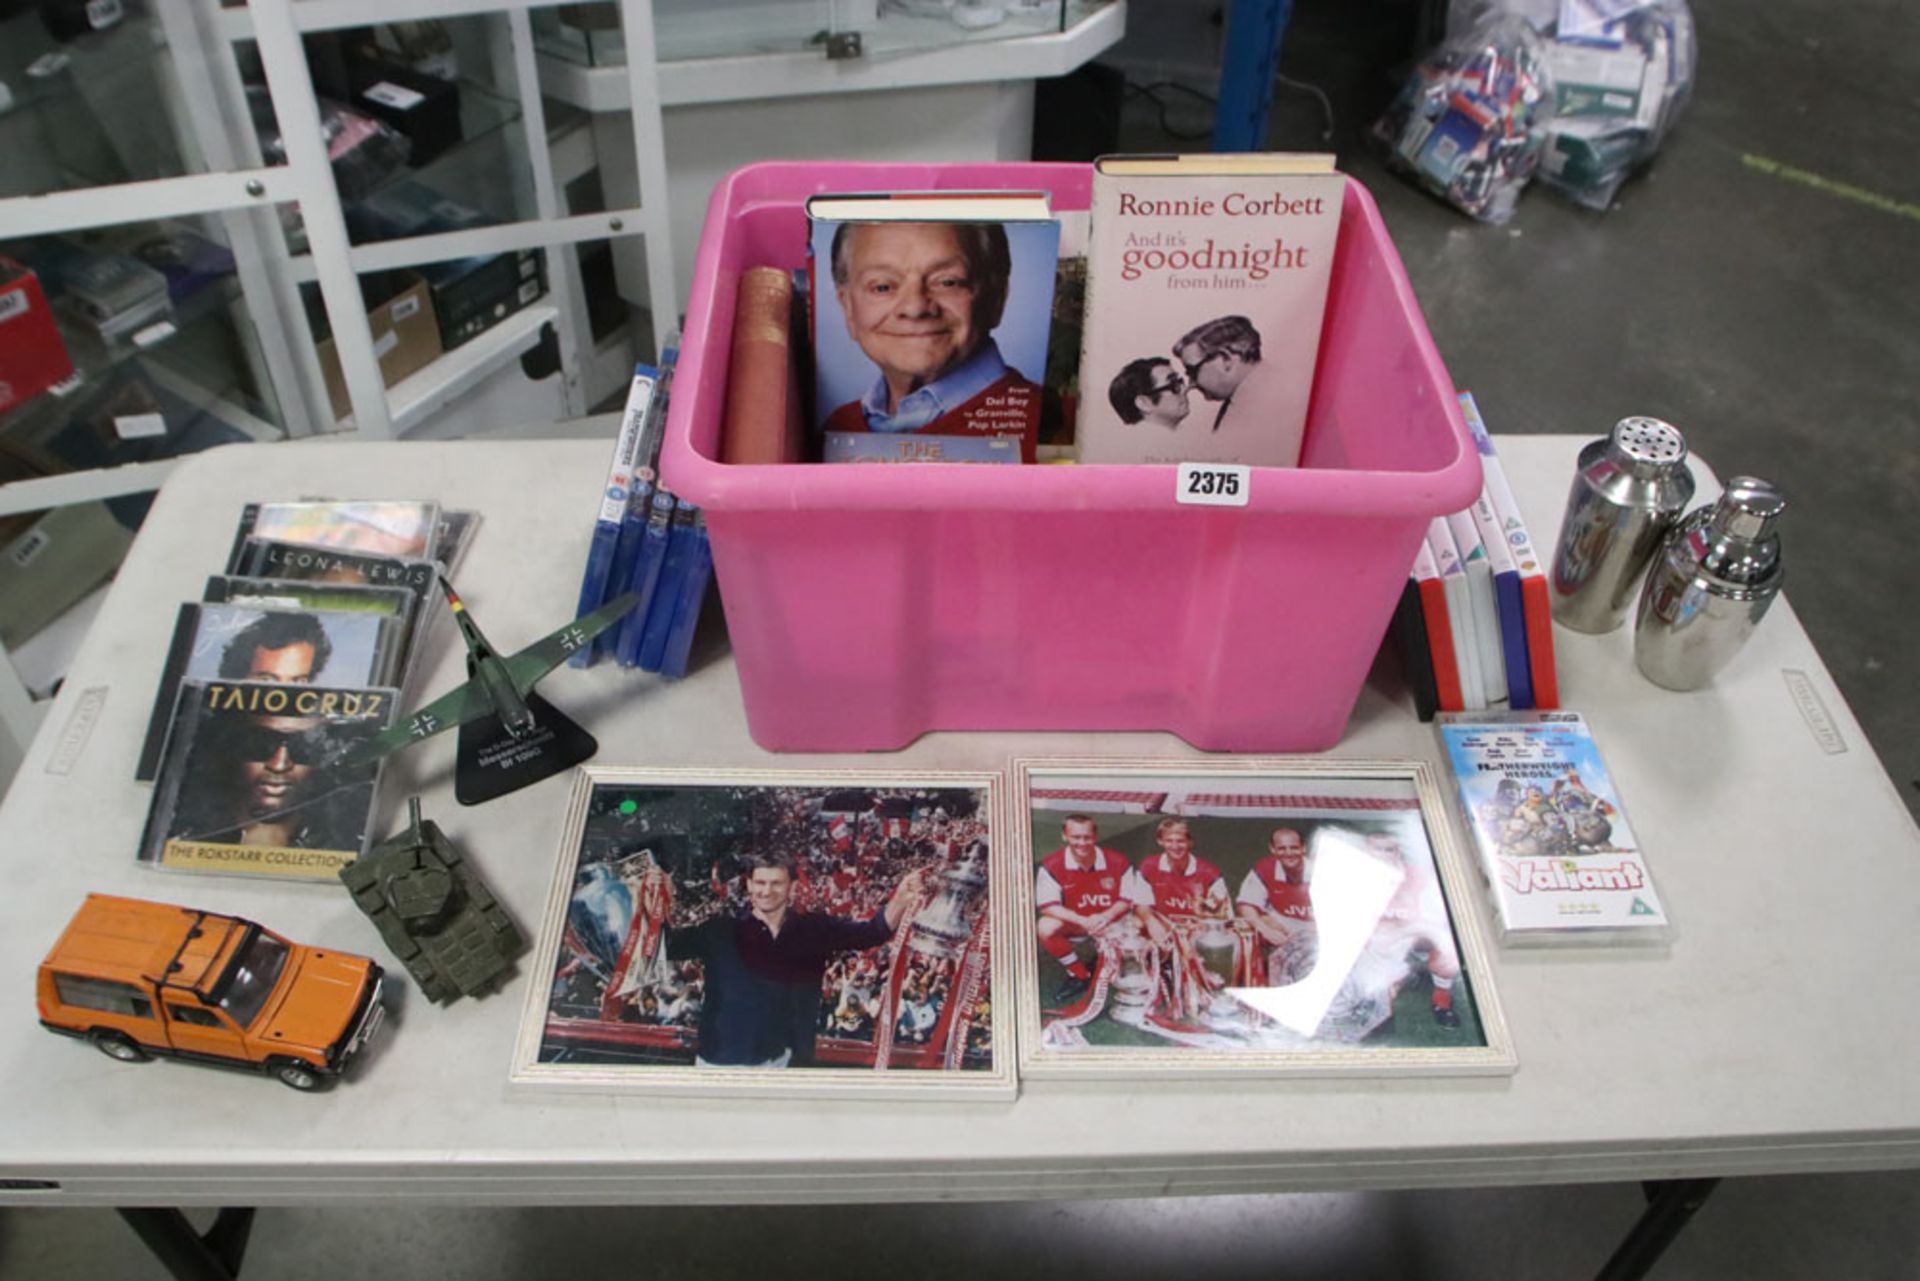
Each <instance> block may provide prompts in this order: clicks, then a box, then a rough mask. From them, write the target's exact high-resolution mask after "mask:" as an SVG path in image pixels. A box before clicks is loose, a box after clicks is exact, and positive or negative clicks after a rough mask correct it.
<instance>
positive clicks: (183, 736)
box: [135, 501, 479, 880]
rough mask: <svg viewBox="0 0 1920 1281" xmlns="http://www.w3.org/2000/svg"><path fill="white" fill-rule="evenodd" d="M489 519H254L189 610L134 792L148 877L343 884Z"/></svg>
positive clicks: (397, 511) (249, 511)
mask: <svg viewBox="0 0 1920 1281" xmlns="http://www.w3.org/2000/svg"><path fill="white" fill-rule="evenodd" d="M478 523H479V517H478V515H477V514H476V513H473V512H456V511H442V510H441V508H440V506H439V504H438V503H433V502H424V501H400V502H387V501H380V502H302V503H260V504H250V505H248V506H247V507H246V509H245V510H244V511H243V512H242V514H241V518H240V522H239V527H238V529H237V531H236V533H235V537H234V543H233V550H232V552H231V553H230V554H229V557H228V560H227V563H226V565H225V567H224V572H222V573H219V574H216V575H214V576H212V577H210V578H209V579H207V583H206V589H205V591H204V592H203V593H202V597H201V599H200V600H198V601H189V602H186V603H184V604H182V605H181V606H180V611H179V614H178V617H177V618H176V621H175V624H174V632H173V643H172V645H171V647H170V648H169V650H168V653H167V659H166V666H165V667H164V669H163V670H162V673H161V678H160V686H159V690H158V692H157V694H156V696H155V699H154V706H153V713H152V716H151V718H150V719H149V721H148V726H147V734H146V739H145V741H144V743H143V745H142V747H141V752H140V759H139V763H138V765H137V766H136V768H135V777H136V778H138V779H139V780H141V781H143V782H144V781H152V782H153V783H154V792H153V801H152V803H151V805H150V807H149V809H148V814H147V825H146V831H145V834H144V836H143V837H142V839H141V844H140V853H139V858H140V861H141V862H143V863H146V864H148V865H150V866H154V867H161V868H169V869H176V870H190V871H210V872H232V873H244V874H254V875H262V876H274V877H286V878H294V879H310V880H331V879H333V877H334V876H335V874H336V872H337V871H338V869H339V868H340V867H342V866H344V865H345V864H347V863H350V862H352V861H353V860H354V859H356V858H358V857H359V856H360V854H361V852H362V851H363V849H364V848H365V847H366V844H367V841H368V836H369V828H370V826H371V822H372V817H373V805H374V785H375V782H376V779H377V774H378V768H379V767H378V764H377V763H369V764H366V765H363V766H355V767H344V766H341V765H339V764H338V762H339V761H340V760H341V759H342V758H343V757H345V756H346V754H347V753H348V751H349V750H350V749H351V748H352V747H354V746H355V745H357V744H358V743H359V742H360V741H361V740H363V739H364V738H366V737H368V736H370V735H372V734H376V733H378V732H379V731H380V730H382V729H385V728H387V727H388V726H389V725H391V724H392V723H393V722H394V720H395V719H396V717H397V715H398V711H399V706H398V705H399V701H400V691H401V688H402V687H403V686H404V685H405V684H406V682H407V679H408V676H409V674H410V672H411V671H412V669H413V668H414V666H415V665H416V662H417V658H418V655H419V654H420V652H421V650H422V649H423V647H424V640H425V636H426V634H427V632H428V631H429V630H430V626H431V623H432V621H433V619H434V618H435V617H436V613H435V606H436V602H438V601H439V599H440V592H439V588H438V580H439V578H440V576H441V575H442V574H445V573H451V572H452V569H453V567H454V565H455V564H456V563H457V562H458V560H459V557H460V555H461V553H462V552H464V551H465V549H466V546H467V544H468V543H469V542H470V541H471V539H472V536H473V533H474V531H475V529H476V527H477V526H478Z"/></svg>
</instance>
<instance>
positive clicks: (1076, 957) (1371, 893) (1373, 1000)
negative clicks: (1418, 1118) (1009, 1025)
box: [1009, 757, 1516, 1079]
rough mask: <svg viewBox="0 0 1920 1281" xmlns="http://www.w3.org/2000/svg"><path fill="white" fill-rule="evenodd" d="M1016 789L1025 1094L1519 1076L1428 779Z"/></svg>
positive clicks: (1378, 765)
mask: <svg viewBox="0 0 1920 1281" xmlns="http://www.w3.org/2000/svg"><path fill="white" fill-rule="evenodd" d="M1013 773H1014V779H1013V789H1012V795H1011V797H1010V802H1011V804H1012V806H1013V811H1014V812H1013V815H1012V817H1011V820H1010V835H1011V838H1012V839H1011V841H1010V842H1009V843H1010V845H1011V847H1012V856H1013V861H1014V862H1015V864H1016V865H1017V870H1016V873H1015V875H1014V876H1013V877H1012V880H1013V888H1014V916H1015V924H1016V926H1017V930H1016V932H1015V934H1014V938H1015V939H1016V940H1017V941H1016V945H1015V947H1014V953H1015V958H1016V962H1017V966H1018V972H1017V983H1018V987H1019V1011H1018V1013H1019V1024H1018V1036H1019V1042H1020V1049H1021V1064H1020V1068H1021V1072H1022V1074H1023V1075H1025V1076H1028V1077H1032V1078H1034V1079H1041V1078H1047V1077H1062V1078H1140V1077H1190V1076H1193V1075H1197V1074H1207V1073H1224V1074H1229V1075H1241V1076H1268V1075H1287V1074H1296V1075H1322V1076H1334V1075H1402V1074H1405V1075H1504V1074H1509V1073H1511V1072H1513V1071H1514V1069H1515V1067H1516V1060H1515V1058H1514V1053H1513V1046H1512V1041H1511V1039H1510V1037H1509V1035H1508V1032H1507V1025H1506V1019H1505V1016H1504V1015H1503V1014H1502V1012H1501V1009H1500V1003H1499V998H1498V994H1497V992H1496V991H1495V984H1494V975H1493V970H1492V967H1491V965H1490V964H1489V962H1488V949H1487V947H1486V943H1485V935H1484V932H1483V930H1482V927H1481V924H1480V921H1479V918H1478V916H1477V914H1476V910H1475V908H1474V907H1473V894H1472V891H1471V888H1470V886H1471V882H1470V875H1471V874H1470V872H1469V869H1468V865H1467V864H1466V862H1465V861H1464V860H1463V858H1462V856H1461V853H1460V850H1459V848H1458V846H1457V844H1456V842H1455V839H1454V835H1453V828H1452V824H1451V821H1450V819H1449V817H1448V814H1447V810H1446V807H1445V804H1444V802H1443V801H1442V799H1441V796H1440V792H1439V788H1438V785H1437V783H1436V782H1435V778H1434V772H1433V770H1432V768H1431V767H1430V766H1428V765H1427V764H1426V763H1424V762H1420V761H1389V760H1331V759H1326V758H1320V757H1311V758H1289V757H1270V758H1238V759H1223V760H1207V761H1171V760H1138V759H1123V760H1116V759H1096V758H1048V759H1023V760H1018V761H1016V762H1014V769H1013Z"/></svg>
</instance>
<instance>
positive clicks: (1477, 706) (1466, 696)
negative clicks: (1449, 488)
mask: <svg viewBox="0 0 1920 1281" xmlns="http://www.w3.org/2000/svg"><path fill="white" fill-rule="evenodd" d="M1427 545H1428V546H1429V547H1431V548H1433V558H1434V561H1435V562H1436V564H1437V565H1438V566H1439V569H1440V581H1441V583H1442V584H1443V585H1444V587H1445V589H1446V594H1447V621H1448V623H1449V624H1450V625H1451V627H1452V630H1453V653H1454V657H1455V659H1456V660H1457V661H1458V664H1459V666H1458V668H1457V670H1458V673H1459V678H1460V701H1461V702H1462V703H1464V704H1465V710H1467V711H1475V712H1477V711H1484V710H1485V709H1486V706H1487V692H1486V686H1485V685H1483V684H1481V681H1480V642H1479V638H1478V637H1477V636H1476V635H1475V627H1474V618H1473V597H1472V592H1471V591H1470V589H1469V587H1468V584H1467V567H1466V566H1465V565H1464V564H1463V563H1462V562H1461V560H1460V548H1459V545H1458V544H1456V543H1455V542H1454V541H1453V528H1452V525H1451V523H1450V522H1449V521H1448V520H1447V518H1446V517H1445V516H1436V517H1434V519H1433V523H1432V524H1431V525H1430V526H1428V528H1427Z"/></svg>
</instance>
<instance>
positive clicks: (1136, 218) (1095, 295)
mask: <svg viewBox="0 0 1920 1281" xmlns="http://www.w3.org/2000/svg"><path fill="white" fill-rule="evenodd" d="M1345 183H1346V178H1345V177H1344V175H1342V174H1339V173H1336V172H1333V171H1331V170H1327V171H1324V172H1317V173H1268V174H1252V173H1237V174H1225V173H1208V172H1205V171H1204V169H1202V168H1200V167H1198V166H1197V165H1196V166H1195V167H1192V168H1189V169H1187V170H1186V171H1183V172H1178V173H1167V174H1152V175H1143V174H1137V173H1126V174H1123V173H1119V172H1111V171H1109V170H1108V169H1107V168H1105V167H1103V166H1102V165H1101V164H1098V163H1096V165H1095V167H1094V174H1093V235H1092V245H1091V247H1090V250H1089V253H1088V258H1087V300H1088V305H1087V314H1086V323H1085V327H1084V333H1083V338H1082V350H1081V360H1080V398H1079V414H1078V422H1077V425H1076V432H1077V435H1078V439H1079V452H1080V461H1081V462H1083V463H1182V462H1225V463H1243V464H1247V465H1252V466H1267V467H1292V466H1296V465H1298V463H1299V461H1300V450H1301V442H1302V439H1303V436H1304V433H1305V428H1306V415H1307V403H1308V398H1309V396H1310V395H1311V393H1312V390H1313V371H1314V365H1315V361H1316V357H1317V355H1318V353H1319V350H1320V333H1321V327H1322V321H1323V319H1324V317H1325V313H1326V300H1327V283H1328V280H1329V279H1330V277H1331V274H1332V266H1333V255H1334V249H1335V245H1336V243H1337V241H1338V239H1339V229H1340V206H1341V199H1342V193H1343V191H1344V190H1345Z"/></svg>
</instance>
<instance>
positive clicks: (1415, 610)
mask: <svg viewBox="0 0 1920 1281" xmlns="http://www.w3.org/2000/svg"><path fill="white" fill-rule="evenodd" d="M1393 636H1394V641H1395V643H1396V644H1397V645H1398V647H1399V650H1400V670H1401V671H1402V673H1404V674H1405V676H1406V678H1407V688H1408V689H1409V690H1410V691H1412V693H1413V710H1414V712H1415V714H1416V715H1418V716H1419V717H1420V719H1421V720H1423V721H1430V720H1432V719H1433V714H1434V713H1435V712H1437V711H1439V710H1440V695H1439V691H1438V690H1437V689H1436V688H1435V687H1434V680H1433V651H1432V650H1431V648H1430V647H1429V646H1428V643H1427V621H1426V615H1425V614H1424V613H1422V612H1421V608H1420V581H1419V580H1418V579H1416V578H1414V577H1413V575H1411V574H1409V575H1408V576H1407V582H1406V586H1404V587H1402V588H1401V589H1400V602H1399V603H1398V604H1397V605H1395V606H1394V607H1393Z"/></svg>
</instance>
